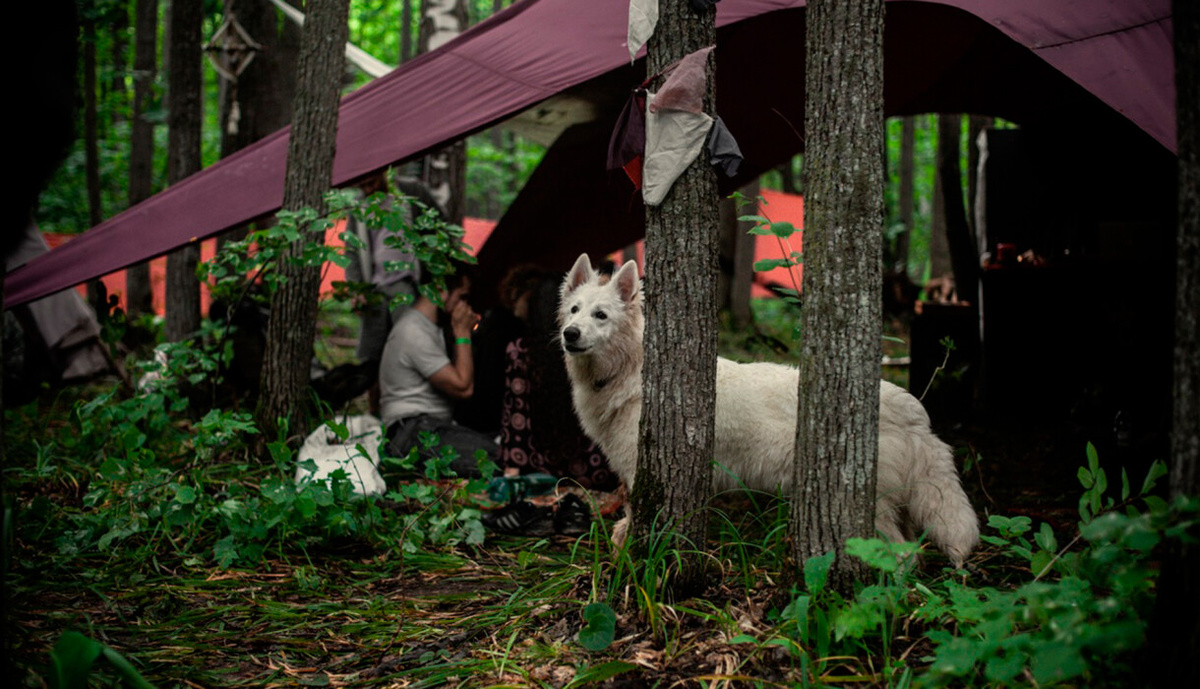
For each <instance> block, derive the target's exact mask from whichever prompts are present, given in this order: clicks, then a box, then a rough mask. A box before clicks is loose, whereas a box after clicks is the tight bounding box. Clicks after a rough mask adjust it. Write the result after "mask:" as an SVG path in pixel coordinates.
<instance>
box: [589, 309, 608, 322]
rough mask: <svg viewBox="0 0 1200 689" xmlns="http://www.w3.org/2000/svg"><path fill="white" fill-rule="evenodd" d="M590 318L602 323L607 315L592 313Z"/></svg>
mask: <svg viewBox="0 0 1200 689" xmlns="http://www.w3.org/2000/svg"><path fill="white" fill-rule="evenodd" d="M592 316H594V317H595V318H596V320H598V321H602V320H604V319H605V318H608V314H607V313H604V312H603V311H597V312H596V313H593V314H592Z"/></svg>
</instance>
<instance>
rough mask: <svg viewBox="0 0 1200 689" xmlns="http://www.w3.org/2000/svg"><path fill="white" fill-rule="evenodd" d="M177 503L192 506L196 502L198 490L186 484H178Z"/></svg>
mask: <svg viewBox="0 0 1200 689" xmlns="http://www.w3.org/2000/svg"><path fill="white" fill-rule="evenodd" d="M175 502H177V503H179V504H181V505H190V504H192V503H194V502H196V489H195V488H193V487H192V486H189V485H186V484H182V483H181V484H178V485H177V486H175Z"/></svg>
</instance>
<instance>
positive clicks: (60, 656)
mask: <svg viewBox="0 0 1200 689" xmlns="http://www.w3.org/2000/svg"><path fill="white" fill-rule="evenodd" d="M97 660H104V661H105V662H106V663H107V664H108V665H111V666H112V669H113V670H114V671H115V672H116V674H117V677H118V678H119V679H120V680H121V683H122V684H124V685H125V686H126V687H129V688H130V689H153V686H154V685H152V684H150V683H149V682H147V681H146V680H145V678H143V677H142V675H141V674H140V673H139V672H138V671H137V670H136V669H135V668H134V667H133V665H132V664H130V662H129V661H128V660H126V659H125V657H124V656H122V655H121V654H120V653H117V652H116V651H114V650H113V649H112V648H109V646H108V645H106V644H103V643H100V642H99V641H96V640H94V639H90V638H88V637H86V636H84V635H83V634H80V633H79V632H73V631H68V632H63V634H62V636H60V637H59V638H58V643H56V644H54V649H53V650H51V651H50V686H51V687H52V688H53V689H87V686H88V677H89V676H90V675H91V674H92V671H93V667H94V665H95V663H96V661H97Z"/></svg>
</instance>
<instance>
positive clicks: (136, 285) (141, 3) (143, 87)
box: [125, 0, 158, 316]
mask: <svg viewBox="0 0 1200 689" xmlns="http://www.w3.org/2000/svg"><path fill="white" fill-rule="evenodd" d="M135 12H136V13H137V14H136V18H135V22H134V47H133V122H132V127H131V130H130V139H131V141H130V144H129V205H130V206H136V205H137V204H139V203H141V202H142V201H145V200H146V199H148V198H150V196H151V195H152V194H153V193H154V123H152V122H150V121H149V120H147V119H146V110H147V106H148V105H149V104H150V102H151V96H152V89H153V88H154V75H155V70H156V63H157V56H156V51H157V45H158V1H157V0H137V7H136V9H135ZM125 309H126V311H128V313H129V315H130V316H136V315H138V314H145V313H152V312H153V309H154V304H153V296H152V292H151V289H150V264H149V263H148V262H142V263H139V264H137V265H133V266H130V267H129V269H128V270H127V271H126V272H125Z"/></svg>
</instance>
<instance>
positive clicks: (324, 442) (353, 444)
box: [296, 415, 387, 495]
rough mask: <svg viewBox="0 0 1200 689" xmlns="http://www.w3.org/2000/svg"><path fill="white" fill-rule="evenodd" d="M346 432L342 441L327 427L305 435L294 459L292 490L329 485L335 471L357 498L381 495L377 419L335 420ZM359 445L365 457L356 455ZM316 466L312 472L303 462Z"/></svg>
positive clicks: (383, 489)
mask: <svg viewBox="0 0 1200 689" xmlns="http://www.w3.org/2000/svg"><path fill="white" fill-rule="evenodd" d="M338 421H340V422H341V423H344V424H345V426H346V428H347V430H349V431H350V435H349V437H347V438H346V440H344V441H343V440H342V439H341V438H339V437H338V436H337V434H336V433H334V432H333V430H332V429H331V428H329V426H327V425H324V424H322V425H321V427H320V428H318V429H317V430H315V431H313V432H312V433H310V434H309V436H308V438H306V439H305V440H304V445H302V446H300V452H299V454H298V455H297V459H298V461H299V466H297V467H296V487H297V488H302V487H303V486H304V485H305V484H306V483H308V482H310V481H326V482H328V481H329V475H330V474H332V473H333V472H335V471H337V470H338V469H342V470H344V471H345V472H346V474H347V477H348V478H349V480H350V482H351V483H352V484H353V485H354V492H355V493H356V494H358V495H383V494H384V493H385V492H387V485H386V484H384V482H383V476H381V475H380V474H379V445H380V442H381V441H382V439H383V427H382V424H380V422H379V419H377V418H375V417H374V416H370V415H361V416H350V417H346V418H345V419H339V420H338ZM359 445H361V446H362V448H363V450H365V451H366V453H367V454H366V455H364V454H363V453H362V452H360V451H359V449H358V446H359ZM310 459H311V460H313V462H315V463H316V465H317V466H316V470H315V471H309V470H308V469H307V468H305V466H304V465H305V464H306V463H307V460H310Z"/></svg>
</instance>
